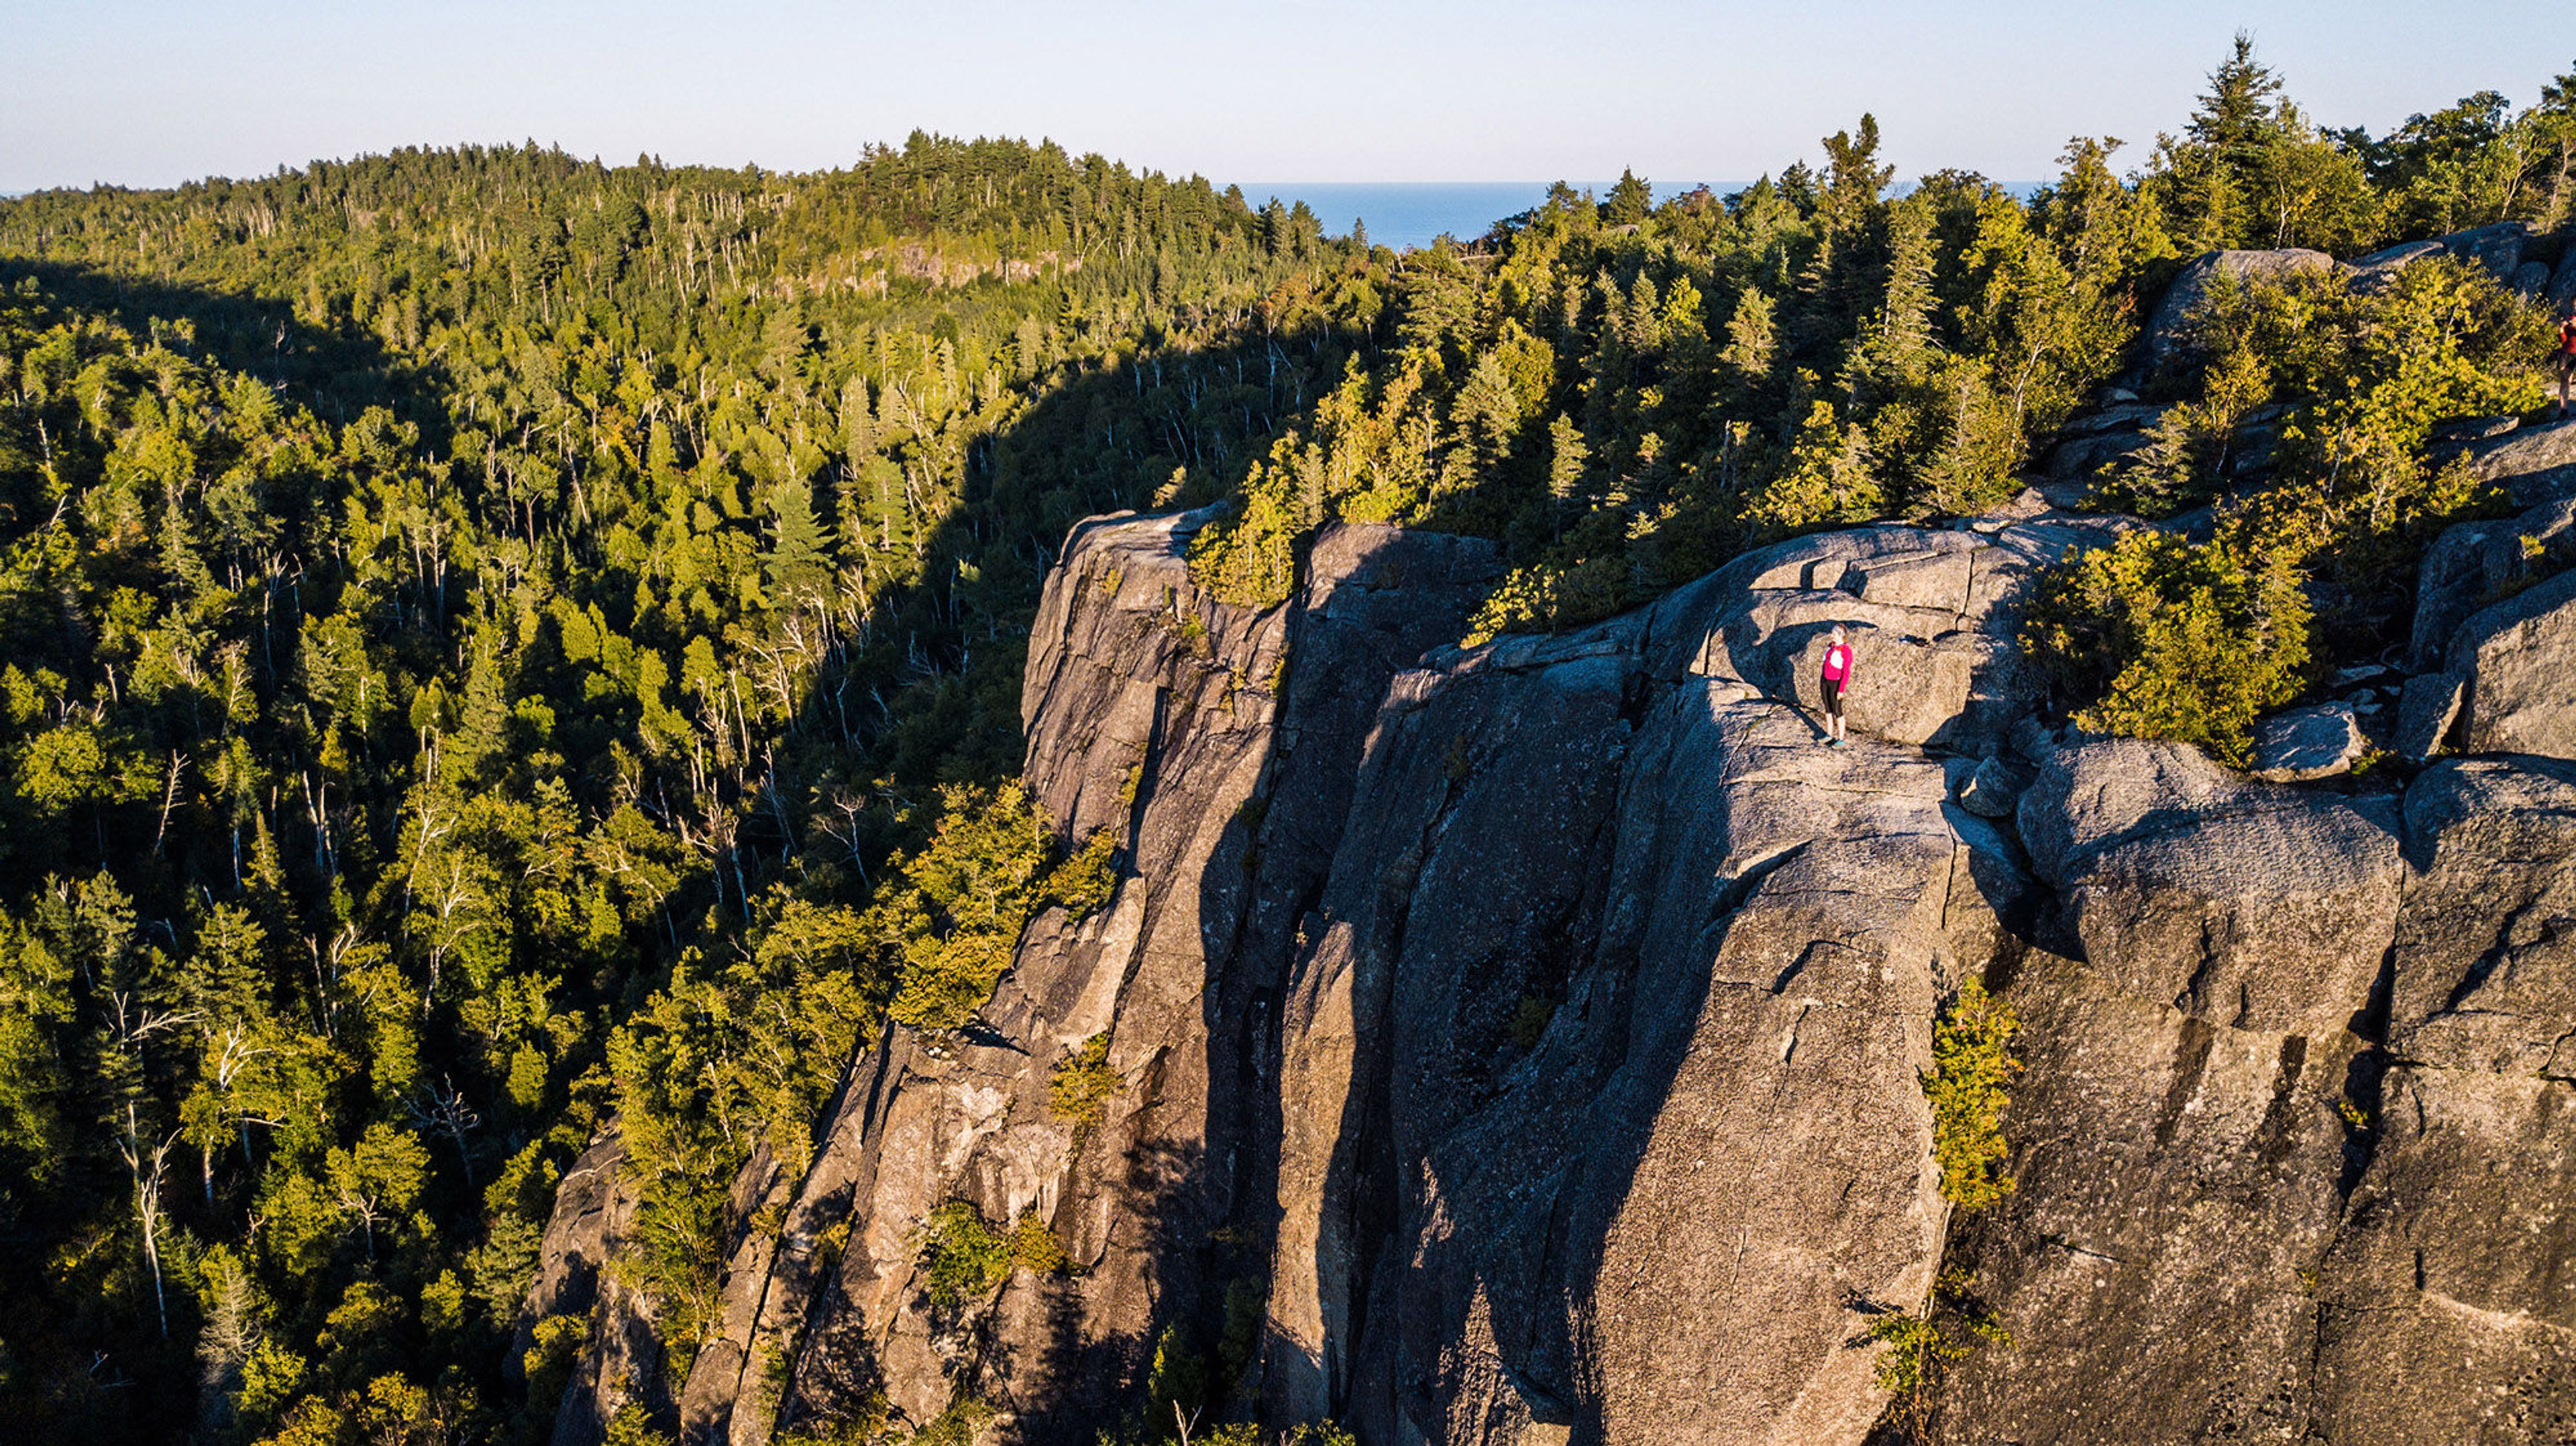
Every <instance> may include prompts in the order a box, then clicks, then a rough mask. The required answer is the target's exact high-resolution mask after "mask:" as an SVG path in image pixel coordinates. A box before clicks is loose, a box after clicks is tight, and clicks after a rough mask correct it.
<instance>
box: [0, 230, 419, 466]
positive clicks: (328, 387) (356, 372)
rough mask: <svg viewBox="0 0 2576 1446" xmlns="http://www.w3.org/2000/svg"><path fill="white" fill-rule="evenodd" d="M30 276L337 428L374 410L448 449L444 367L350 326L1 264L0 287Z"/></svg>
mask: <svg viewBox="0 0 2576 1446" xmlns="http://www.w3.org/2000/svg"><path fill="white" fill-rule="evenodd" d="M29 277H32V278H34V280H35V281H36V283H37V284H38V285H39V286H41V287H43V288H44V290H45V291H46V293H47V294H48V295H50V296H51V297H53V298H54V299H56V300H57V301H60V302H64V303H67V304H70V305H74V306H80V307H86V308H90V309H93V310H96V311H99V312H103V313H105V314H106V315H108V316H110V317H112V318H114V319H115V320H116V321H117V322H118V323H119V324H120V325H122V326H124V327H125V328H126V329H127V330H128V331H131V332H133V333H134V334H135V335H136V336H139V337H146V338H158V339H160V340H162V341H163V342H165V343H170V344H175V345H176V346H177V347H178V348H179V349H181V350H184V351H186V352H188V353H189V354H191V355H195V356H198V357H201V358H203V359H205V360H207V361H211V362H215V363H217V364H220V365H221V366H223V367H225V368H227V369H229V370H232V371H236V372H240V373H242V374H243V375H245V376H251V377H256V378H258V379H259V380H261V381H263V382H266V383H268V384H269V385H270V386H272V387H275V388H277V389H278V390H279V391H280V392H282V393H283V394H284V395H285V396H286V397H287V398H288V399H289V400H291V401H295V402H298V403H301V404H303V405H304V406H307V407H310V408H311V409H312V410H313V412H314V414H315V415H316V416H319V417H322V418H324V419H326V420H328V421H330V422H331V423H333V424H334V425H336V426H345V425H347V424H348V423H350V422H352V421H354V420H356V419H357V418H358V416H359V415H360V414H361V413H363V412H364V411H365V410H366V409H367V408H369V407H377V406H380V407H384V408H385V409H387V410H388V411H391V412H392V413H393V414H394V415H395V416H397V417H399V418H401V419H402V420H403V421H406V422H409V423H411V424H412V425H414V426H416V427H418V428H419V429H420V437H421V444H422V446H423V447H424V448H425V449H426V450H427V451H429V452H430V453H433V454H441V453H444V452H445V451H446V450H447V447H448V443H449V440H450V438H449V421H448V412H447V408H446V405H445V401H444V398H445V397H446V396H447V395H448V392H449V383H448V381H447V377H446V373H445V370H444V368H442V367H441V366H439V364H438V363H437V362H436V361H435V360H422V359H417V358H412V357H405V356H401V355H398V354H396V353H394V352H392V351H389V350H387V348H386V346H385V343H384V340H383V338H381V337H378V336H376V335H375V334H374V333H372V332H369V331H367V330H365V329H363V328H361V327H358V326H355V325H352V324H351V323H349V322H348V321H345V320H341V319H338V318H334V319H332V320H330V321H328V322H325V323H317V322H315V321H314V320H313V319H312V318H310V317H308V316H304V315H301V314H299V313H298V311H297V309H296V307H295V306H294V304H293V303H291V302H288V301H285V300H282V299H279V298H276V297H264V296H259V295H257V294H254V293H252V292H248V291H222V290H216V289H213V288H210V287H203V286H197V285H192V284H189V283H185V282H176V281H164V280H160V279H157V278H154V277H144V276H129V275H125V274H123V273H120V272H115V271H111V270H107V269H105V268H103V267H99V266H93V265H89V264H87V263H82V262H70V261H39V260H32V259H29V258H26V257H16V256H0V287H15V286H16V285H17V284H18V282H19V281H20V280H21V279H22V278H29ZM174 322H185V323H187V330H188V331H189V332H190V333H193V336H192V337H191V338H190V339H188V340H185V341H182V340H181V335H180V332H179V329H178V328H175V327H173V326H172V325H171V323H174Z"/></svg>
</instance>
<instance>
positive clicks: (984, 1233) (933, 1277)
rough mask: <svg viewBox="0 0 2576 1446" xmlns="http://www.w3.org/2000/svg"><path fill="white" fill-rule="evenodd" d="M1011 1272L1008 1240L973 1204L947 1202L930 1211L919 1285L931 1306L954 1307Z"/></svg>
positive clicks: (954, 1201)
mask: <svg viewBox="0 0 2576 1446" xmlns="http://www.w3.org/2000/svg"><path fill="white" fill-rule="evenodd" d="M1010 1273H1011V1242H1010V1240H1009V1239H1008V1238H1006V1237H1005V1236H1003V1235H1001V1234H1000V1233H999V1232H997V1231H995V1230H994V1229H993V1227H992V1226H990V1225H987V1224H985V1223H984V1216H983V1214H982V1212H980V1211H978V1210H977V1209H976V1208H975V1207H974V1206H973V1205H972V1204H970V1203H968V1202H966V1201H964V1200H951V1201H949V1202H948V1203H947V1204H945V1205H942V1206H940V1207H939V1208H938V1209H936V1210H933V1211H931V1212H930V1219H929V1220H927V1221H925V1222H924V1223H923V1226H922V1235H921V1283H922V1287H923V1289H924V1290H926V1291H927V1292H929V1295H930V1303H931V1304H932V1305H933V1306H935V1307H937V1308H939V1309H941V1310H955V1309H957V1308H958V1307H959V1306H961V1305H964V1304H965V1303H966V1302H967V1301H969V1300H971V1299H973V1298H974V1297H976V1296H979V1295H982V1294H983V1293H984V1292H985V1291H988V1290H990V1289H992V1288H993V1287H994V1286H996V1285H999V1284H1001V1283H1002V1277H1004V1276H1006V1275H1008V1274H1010Z"/></svg>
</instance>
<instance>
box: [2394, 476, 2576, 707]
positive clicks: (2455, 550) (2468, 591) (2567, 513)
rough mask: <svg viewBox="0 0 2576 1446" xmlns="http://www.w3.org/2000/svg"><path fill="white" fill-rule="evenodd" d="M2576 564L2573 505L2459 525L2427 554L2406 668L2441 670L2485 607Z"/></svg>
mask: <svg viewBox="0 0 2576 1446" xmlns="http://www.w3.org/2000/svg"><path fill="white" fill-rule="evenodd" d="M2570 563H2576V498H2571V499H2567V500H2563V501H2556V502H2543V503H2541V504H2539V505H2538V506H2536V507H2532V508H2529V509H2527V510H2525V511H2524V512H2523V513H2522V514H2521V515H2520V516H2518V517H2514V518H2510V519H2488V520H2484V521H2478V522H2461V523H2456V524H2454V525H2452V526H2450V527H2447V528H2445V529H2443V531H2442V535H2441V536H2439V537H2437V538H2435V539H2433V545H2432V546H2430V547H2428V548H2426V549H2425V550H2424V561H2423V564H2422V566H2421V567H2419V568H2418V569H2417V570H2416V575H2415V627H2414V631H2413V634H2412V636H2411V638H2410V639H2409V641H2408V643H2407V650H2406V662H2407V666H2408V667H2410V668H2414V669H2416V670H2418V671H2422V670H2426V669H2431V668H2438V667H2441V666H2442V664H2443V661H2444V659H2445V658H2446V657H2447V656H2448V655H2449V653H2450V650H2451V638H2452V636H2453V635H2454V634H2456V633H2458V632H2459V630H2460V625H2461V624H2462V623H2465V622H2467V621H2468V620H2469V618H2470V616H2471V615H2472V614H2474V613H2476V612H2477V611H2478V610H2479V609H2480V608H2483V607H2485V606H2487V605H2488V604H2490V603H2492V602H2495V601H2496V600H2497V599H2499V598H2500V597H2502V596H2504V595H2505V594H2507V593H2509V592H2512V591H2515V590H2517V589H2519V588H2521V587H2522V586H2524V585H2526V584H2528V583H2529V582H2530V581H2531V579H2532V577H2533V575H2534V574H2535V573H2537V572H2541V571H2548V570H2555V569H2556V568H2559V567H2563V566H2566V565H2568V564H2570Z"/></svg>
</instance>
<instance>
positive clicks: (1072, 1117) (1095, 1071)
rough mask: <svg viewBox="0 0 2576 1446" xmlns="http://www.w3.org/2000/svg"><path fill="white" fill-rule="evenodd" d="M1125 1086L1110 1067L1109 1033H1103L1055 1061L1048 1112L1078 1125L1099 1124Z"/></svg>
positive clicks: (1049, 1090) (1048, 1098) (1049, 1083)
mask: <svg viewBox="0 0 2576 1446" xmlns="http://www.w3.org/2000/svg"><path fill="white" fill-rule="evenodd" d="M1123 1083H1125V1081H1123V1080H1121V1079H1120V1078H1119V1077H1118V1071H1116V1070H1114V1069H1112V1068H1110V1067H1109V1032H1108V1031H1107V1030H1102V1031H1101V1032H1100V1033H1098V1034H1095V1035H1093V1036H1092V1037H1091V1038H1089V1039H1086V1040H1084V1041H1083V1042H1082V1047H1081V1048H1080V1049H1077V1050H1075V1051H1074V1052H1073V1053H1071V1054H1069V1055H1067V1056H1065V1057H1064V1058H1063V1059H1061V1060H1059V1061H1057V1062H1056V1067H1055V1075H1054V1077H1053V1078H1051V1079H1050V1080H1048V1082H1047V1109H1048V1111H1049V1112H1050V1113H1052V1114H1053V1115H1054V1116H1055V1117H1056V1118H1057V1119H1059V1120H1065V1121H1068V1122H1070V1123H1072V1124H1074V1125H1076V1126H1081V1125H1096V1124H1098V1123H1100V1116H1101V1113H1102V1111H1103V1108H1104V1107H1105V1106H1106V1105H1107V1104H1108V1102H1109V1097H1110V1096H1111V1095H1114V1094H1116V1093H1118V1087H1119V1086H1120V1085H1121V1084H1123Z"/></svg>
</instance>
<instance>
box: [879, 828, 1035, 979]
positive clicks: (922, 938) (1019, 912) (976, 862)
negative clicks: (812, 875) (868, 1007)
mask: <svg viewBox="0 0 2576 1446" xmlns="http://www.w3.org/2000/svg"><path fill="white" fill-rule="evenodd" d="M943 803H944V805H945V811H944V813H943V815H942V816H941V818H940V821H939V831H938V832H937V833H936V834H935V835H933V836H932V838H931V840H930V844H929V846H928V847H926V848H924V849H923V850H922V851H921V852H919V853H917V854H914V855H912V856H911V857H910V858H907V859H905V860H904V861H903V862H902V863H901V864H900V865H899V866H898V869H897V873H896V876H895V878H893V879H891V880H889V881H888V885H887V887H884V888H881V889H880V890H879V891H878V895H877V899H876V902H875V903H874V904H872V905H870V907H869V909H868V916H869V920H870V922H871V924H872V925H873V926H874V928H875V929H876V931H877V938H878V939H879V941H880V942H881V943H882V944H883V945H884V946H885V947H886V948H887V949H888V950H889V952H890V953H892V954H893V955H894V956H895V958H896V959H897V960H898V961H899V968H900V971H901V972H900V976H899V977H900V979H901V984H900V986H899V987H898V989H897V990H896V993H895V998H894V1003H893V1005H892V1006H891V1007H890V1008H889V1010H888V1012H889V1013H890V1014H892V1015H893V1016H894V1017H895V1019H896V1020H898V1021H900V1022H902V1023H904V1024H908V1025H911V1026H912V1027H913V1028H915V1029H956V1028H959V1027H961V1026H963V1025H964V1024H965V1023H966V1021H968V1020H970V1019H972V1018H974V1017H975V1011H976V1010H978V1009H981V1008H983V1007H984V1002H985V1001H986V1000H988V999H991V998H992V997H993V986H994V985H995V984H996V983H998V982H999V981H1000V980H1001V977H1002V975H1003V973H1004V972H1005V971H1007V970H1008V969H1009V968H1010V967H1011V953H1012V951H1013V950H1014V949H1015V948H1016V947H1018V945H1019V942H1020V931H1021V930H1022V929H1023V928H1025V927H1027V925H1028V921H1029V916H1030V915H1031V914H1032V913H1035V912H1036V911H1037V909H1038V907H1039V905H1040V904H1041V903H1043V902H1044V901H1045V896H1046V891H1045V890H1044V889H1043V888H1041V887H1040V883H1039V881H1040V880H1041V879H1042V878H1044V877H1046V873H1047V864H1048V862H1049V856H1050V855H1051V854H1052V852H1053V850H1054V841H1053V839H1052V838H1050V837H1049V835H1048V833H1047V828H1046V823H1045V821H1044V820H1043V819H1041V818H1040V817H1039V816H1038V812H1037V810H1036V809H1034V808H1032V807H1030V806H1029V801H1028V795H1027V794H1026V793H1024V792H1023V791H1022V790H1021V788H1020V785H1019V784H1017V783H1004V784H1001V785H999V786H998V787H995V788H993V789H991V790H982V789H972V788H950V789H947V790H945V791H944V793H943Z"/></svg>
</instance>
